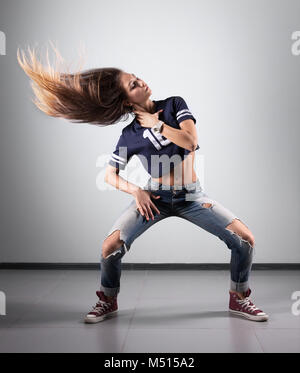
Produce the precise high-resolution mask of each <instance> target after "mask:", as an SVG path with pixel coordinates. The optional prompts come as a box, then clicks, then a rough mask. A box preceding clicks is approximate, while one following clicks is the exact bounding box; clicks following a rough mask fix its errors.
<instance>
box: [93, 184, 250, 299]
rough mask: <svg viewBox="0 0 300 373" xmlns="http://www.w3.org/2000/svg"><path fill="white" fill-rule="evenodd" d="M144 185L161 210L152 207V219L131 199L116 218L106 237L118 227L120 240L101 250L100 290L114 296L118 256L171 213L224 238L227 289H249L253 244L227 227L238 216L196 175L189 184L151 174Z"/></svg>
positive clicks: (117, 273) (117, 275) (119, 265)
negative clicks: (168, 181) (227, 251)
mask: <svg viewBox="0 0 300 373" xmlns="http://www.w3.org/2000/svg"><path fill="white" fill-rule="evenodd" d="M143 189H144V190H149V191H151V192H152V193H153V194H154V195H159V196H160V198H158V199H152V201H153V202H154V204H155V205H156V206H157V208H158V210H159V211H160V214H158V213H157V212H156V211H155V210H153V209H152V213H153V216H154V220H152V219H151V218H150V216H149V220H147V219H146V216H143V215H141V213H140V212H139V210H138V209H137V206H136V201H135V199H134V200H133V201H132V202H130V204H129V205H128V206H127V207H126V208H125V209H124V210H123V211H122V213H121V215H120V216H119V218H118V219H117V220H116V221H115V223H114V224H113V226H112V228H111V229H110V230H109V232H108V233H107V236H106V237H108V236H109V235H110V234H112V233H113V232H114V231H116V230H120V240H122V241H123V244H122V246H121V247H120V248H118V249H117V250H115V251H114V252H113V253H111V254H110V255H108V256H107V257H106V258H104V257H103V255H102V253H101V286H100V290H102V291H104V293H105V295H107V296H113V295H116V294H118V293H119V291H120V278H121V258H122V257H123V256H124V255H125V253H126V252H127V251H129V250H130V247H131V245H132V243H133V241H134V240H135V239H136V238H137V237H139V236H140V235H141V234H142V233H144V232H145V231H146V230H147V229H149V228H150V227H152V226H153V225H154V224H156V223H158V222H159V221H161V220H163V219H165V218H168V217H171V216H177V217H179V218H183V219H186V220H189V221H190V222H192V223H194V224H196V225H198V226H199V227H201V228H203V229H204V230H206V231H207V232H209V233H212V234H213V235H215V236H217V237H219V239H220V240H222V241H224V242H225V244H226V245H227V247H228V248H229V249H230V250H231V261H230V274H231V281H230V289H231V290H235V291H238V292H244V291H246V290H248V288H249V283H248V278H249V274H250V271H251V266H252V258H253V251H254V247H252V246H251V244H250V243H249V242H248V241H246V240H244V239H243V238H242V237H240V236H239V235H238V234H236V233H234V232H233V231H231V230H230V229H226V227H227V226H228V225H229V224H230V223H231V222H232V221H233V220H234V219H238V220H240V219H239V218H238V217H237V216H236V215H234V214H233V213H232V212H231V211H229V210H228V209H226V208H225V207H223V206H222V205H221V204H220V203H219V202H217V201H215V200H213V199H211V198H210V197H209V196H208V195H207V194H206V193H204V191H203V190H202V187H201V185H200V182H199V179H197V180H196V182H194V183H190V184H184V185H173V186H172V185H171V186H170V185H164V184H160V183H157V182H156V181H154V180H152V179H151V178H150V179H149V180H148V183H147V184H146V186H145V187H143Z"/></svg>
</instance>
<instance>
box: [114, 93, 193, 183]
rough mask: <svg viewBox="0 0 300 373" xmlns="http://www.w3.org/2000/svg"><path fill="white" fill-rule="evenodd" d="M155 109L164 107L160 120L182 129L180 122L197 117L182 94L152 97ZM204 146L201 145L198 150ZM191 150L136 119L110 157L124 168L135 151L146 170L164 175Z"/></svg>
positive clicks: (115, 164) (118, 166) (156, 174)
mask: <svg viewBox="0 0 300 373" xmlns="http://www.w3.org/2000/svg"><path fill="white" fill-rule="evenodd" d="M152 101H153V102H154V105H155V112H157V111H158V110H160V109H163V112H161V113H160V114H159V120H162V121H163V122H164V123H166V124H167V125H169V126H171V127H173V128H176V129H180V126H179V123H180V122H182V121H184V120H186V119H192V120H193V121H194V123H195V124H196V119H195V118H194V116H193V114H192V113H191V111H190V110H189V108H188V106H187V104H186V102H185V100H184V99H183V98H182V97H180V96H172V97H168V98H166V99H165V100H159V101H156V100H152ZM199 148H200V147H199V145H197V148H196V150H198V149H199ZM190 152H191V151H190V150H188V149H184V148H182V147H180V146H178V145H176V144H174V143H173V142H171V141H170V140H169V139H167V138H166V137H164V136H163V135H162V134H156V133H155V132H153V130H152V128H146V127H142V126H141V125H140V124H139V122H138V121H137V120H136V118H134V120H133V121H132V122H131V123H130V124H129V125H127V126H126V127H124V128H123V130H122V134H121V136H120V138H119V141H118V143H117V145H116V149H115V151H114V152H113V153H112V155H111V158H110V159H109V162H108V163H109V164H110V165H111V166H114V167H116V168H117V169H119V170H124V168H125V167H126V165H127V163H128V162H129V160H130V159H131V157H133V156H134V155H137V156H138V157H139V159H140V161H141V163H142V164H143V166H144V168H145V170H146V171H147V172H148V173H149V174H150V175H151V176H152V177H154V178H158V177H161V176H162V175H164V174H166V173H170V171H171V170H172V169H173V168H174V166H175V165H176V164H178V163H180V162H182V161H183V160H184V159H185V156H187V155H188V154H189V153H190Z"/></svg>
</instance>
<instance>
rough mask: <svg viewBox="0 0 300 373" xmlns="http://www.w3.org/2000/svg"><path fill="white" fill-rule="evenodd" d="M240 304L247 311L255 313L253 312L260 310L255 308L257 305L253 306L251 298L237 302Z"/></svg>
mask: <svg viewBox="0 0 300 373" xmlns="http://www.w3.org/2000/svg"><path fill="white" fill-rule="evenodd" d="M237 301H238V303H239V304H241V306H242V307H245V309H246V310H247V308H248V309H249V310H250V311H251V312H253V311H258V310H259V308H257V307H256V306H255V304H253V303H252V302H251V300H250V298H248V297H247V298H244V299H238V300H237Z"/></svg>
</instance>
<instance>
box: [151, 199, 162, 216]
mask: <svg viewBox="0 0 300 373" xmlns="http://www.w3.org/2000/svg"><path fill="white" fill-rule="evenodd" d="M151 206H152V207H153V209H154V210H155V211H156V212H157V213H158V214H160V211H159V210H158V208H157V207H156V206H155V204H154V203H153V202H152V201H151Z"/></svg>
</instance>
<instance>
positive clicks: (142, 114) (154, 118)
mask: <svg viewBox="0 0 300 373" xmlns="http://www.w3.org/2000/svg"><path fill="white" fill-rule="evenodd" d="M161 111H163V109H161V110H158V111H157V112H156V113H154V114H150V113H148V112H147V111H142V110H141V109H137V108H135V109H134V110H133V112H134V114H135V116H136V119H137V120H138V121H139V123H140V125H141V126H142V127H147V128H152V127H153V126H154V125H155V124H156V123H157V122H158V121H159V119H158V116H159V113H160V112H161Z"/></svg>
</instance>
